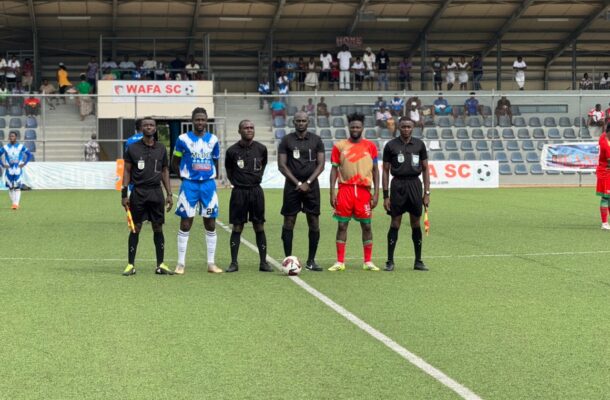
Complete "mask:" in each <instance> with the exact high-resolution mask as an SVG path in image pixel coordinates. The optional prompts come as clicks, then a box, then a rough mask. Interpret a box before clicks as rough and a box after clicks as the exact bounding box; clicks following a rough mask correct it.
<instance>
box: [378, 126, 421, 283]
mask: <svg viewBox="0 0 610 400" xmlns="http://www.w3.org/2000/svg"><path fill="white" fill-rule="evenodd" d="M413 127H414V124H413V121H411V120H409V119H408V118H407V117H402V118H400V120H399V122H398V129H399V130H400V136H399V137H397V138H394V139H392V140H390V141H389V142H388V143H387V144H386V145H385V147H384V149H383V175H382V178H381V184H382V187H383V208H385V210H386V211H387V212H388V214H389V215H390V216H391V217H392V222H391V224H390V230H389V231H388V261H387V262H386V267H385V270H386V271H393V270H394V249H395V248H396V242H397V240H398V229H400V223H401V222H402V215H403V214H404V213H409V217H410V222H411V239H412V240H413V246H414V248H415V264H414V269H416V270H419V271H427V270H428V268H427V267H426V265H425V264H424V262H423V261H422V259H421V244H422V232H421V227H420V219H421V215H422V204H423V206H425V207H426V208H427V207H428V205H429V204H430V172H429V170H428V152H427V151H426V145H425V144H424V142H422V141H421V140H419V139H417V138H414V137H413V136H411V133H412V131H413ZM390 174H392V177H393V179H392V188H391V190H390V191H389V192H388V184H389V181H390ZM420 174H423V181H424V193H423V195H422V185H421V182H420V180H419V175H420Z"/></svg>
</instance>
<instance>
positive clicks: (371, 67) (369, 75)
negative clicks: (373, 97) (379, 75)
mask: <svg viewBox="0 0 610 400" xmlns="http://www.w3.org/2000/svg"><path fill="white" fill-rule="evenodd" d="M362 61H363V62H364V66H365V67H366V73H365V75H364V80H365V81H367V82H368V84H367V89H368V90H373V79H375V66H376V65H377V59H376V57H375V54H374V53H373V52H372V51H371V48H370V47H367V48H366V50H365V51H364V55H363V56H362Z"/></svg>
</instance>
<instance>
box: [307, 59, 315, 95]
mask: <svg viewBox="0 0 610 400" xmlns="http://www.w3.org/2000/svg"><path fill="white" fill-rule="evenodd" d="M306 72H307V75H305V86H306V87H309V88H312V89H317V88H318V71H317V69H316V60H315V58H314V57H309V62H308V63H307V70H306Z"/></svg>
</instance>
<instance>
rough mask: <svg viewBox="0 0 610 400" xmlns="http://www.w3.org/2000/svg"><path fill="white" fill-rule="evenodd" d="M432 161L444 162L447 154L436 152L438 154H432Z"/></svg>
mask: <svg viewBox="0 0 610 400" xmlns="http://www.w3.org/2000/svg"><path fill="white" fill-rule="evenodd" d="M432 160H433V161H444V160H445V153H442V152H440V151H436V152H434V153H432Z"/></svg>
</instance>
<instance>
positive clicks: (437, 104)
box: [432, 93, 453, 116]
mask: <svg viewBox="0 0 610 400" xmlns="http://www.w3.org/2000/svg"><path fill="white" fill-rule="evenodd" d="M452 114H453V107H451V106H450V105H449V102H448V101H447V99H445V98H444V97H443V94H442V93H439V94H438V99H436V100H434V103H433V106H432V115H435V116H436V115H452Z"/></svg>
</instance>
